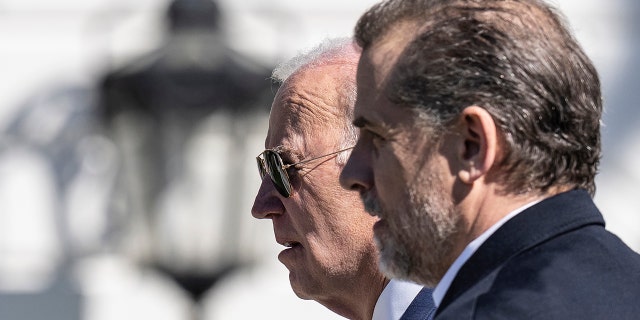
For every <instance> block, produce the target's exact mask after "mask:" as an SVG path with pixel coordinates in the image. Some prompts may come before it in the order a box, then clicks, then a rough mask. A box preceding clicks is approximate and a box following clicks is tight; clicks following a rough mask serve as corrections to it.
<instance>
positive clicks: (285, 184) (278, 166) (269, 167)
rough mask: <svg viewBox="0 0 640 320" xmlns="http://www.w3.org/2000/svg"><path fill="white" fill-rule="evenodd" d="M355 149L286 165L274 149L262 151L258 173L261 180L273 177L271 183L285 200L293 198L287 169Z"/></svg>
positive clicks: (257, 159)
mask: <svg viewBox="0 0 640 320" xmlns="http://www.w3.org/2000/svg"><path fill="white" fill-rule="evenodd" d="M353 148H354V147H349V148H345V149H341V150H338V151H334V152H331V153H327V154H324V155H321V156H318V157H314V158H311V159H305V160H302V161H300V162H296V163H291V164H284V162H283V161H282V157H280V154H279V153H278V152H277V151H276V150H274V149H267V150H265V151H262V153H260V154H259V155H258V156H257V157H256V161H257V163H258V173H260V178H261V179H264V176H265V175H267V174H268V175H269V176H270V177H271V181H272V182H273V184H274V185H275V187H276V190H278V192H279V193H280V194H281V195H282V196H283V197H285V198H289V197H290V196H291V181H290V180H289V175H288V174H287V169H288V168H290V167H293V166H296V165H299V164H303V163H307V162H310V161H313V160H318V159H322V158H325V157H328V156H332V155H334V154H338V153H340V152H343V151H347V150H351V149H353Z"/></svg>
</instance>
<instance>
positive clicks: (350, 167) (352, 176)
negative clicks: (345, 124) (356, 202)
mask: <svg viewBox="0 0 640 320" xmlns="http://www.w3.org/2000/svg"><path fill="white" fill-rule="evenodd" d="M370 161H371V158H370V153H369V152H367V151H366V148H364V146H363V143H362V141H361V140H358V143H357V144H356V146H355V147H354V148H353V150H352V151H351V155H350V156H349V160H348V161H347V164H346V165H345V166H344V168H342V172H341V173H340V184H341V185H342V187H343V188H345V189H347V190H353V191H359V192H360V193H362V192H364V191H366V190H369V189H371V188H372V187H373V174H372V171H371V162H370Z"/></svg>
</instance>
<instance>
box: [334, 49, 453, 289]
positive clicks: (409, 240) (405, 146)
mask: <svg viewBox="0 0 640 320" xmlns="http://www.w3.org/2000/svg"><path fill="white" fill-rule="evenodd" d="M399 48H402V46H400V45H398V43H397V40H389V41H387V42H385V41H384V39H383V41H381V42H379V43H378V44H376V45H374V46H373V47H371V48H369V49H367V50H365V51H364V52H363V55H362V57H361V59H360V64H359V66H358V74H357V84H358V99H357V102H356V108H355V121H354V123H355V124H356V126H358V127H360V128H361V130H360V139H359V140H358V143H357V145H356V148H355V149H354V150H353V152H352V154H351V157H350V159H349V161H348V163H347V165H346V167H345V168H344V170H343V172H342V176H341V181H342V184H343V186H344V187H345V188H348V189H355V190H358V191H359V192H360V195H361V197H362V200H363V202H364V204H365V207H366V209H367V211H368V212H369V213H371V214H372V215H376V216H378V217H379V218H380V221H379V222H377V223H376V224H375V227H374V231H375V238H376V242H377V243H378V249H379V251H380V265H381V269H382V271H383V272H385V273H387V274H388V275H389V276H392V277H399V278H405V279H410V280H414V281H417V282H420V283H423V284H426V285H435V284H436V283H437V282H438V281H439V279H440V278H441V277H442V276H443V275H444V273H445V272H446V270H447V268H448V266H449V264H450V260H451V257H450V256H451V254H450V251H451V247H452V235H453V234H454V233H455V231H456V227H457V226H458V224H459V223H460V217H459V214H458V213H457V209H456V207H455V205H454V203H453V201H452V200H451V192H452V188H453V184H454V180H455V175H454V173H452V172H451V170H450V169H449V165H448V158H449V157H451V156H452V154H450V152H451V151H447V148H444V147H443V146H445V145H446V143H447V141H448V135H447V134H445V135H444V136H443V138H442V140H439V139H438V141H434V140H435V139H434V138H433V132H430V130H429V128H425V127H424V125H423V123H422V122H421V121H420V120H418V118H417V115H416V113H415V112H414V111H412V110H411V109H409V108H407V107H401V106H396V105H393V104H392V103H391V102H390V101H389V100H388V99H387V98H386V95H385V93H384V92H385V90H386V88H385V85H386V84H387V79H388V74H389V70H390V69H391V66H392V64H393V63H394V61H395V58H396V57H397V55H398V54H399V53H400V52H399V51H400V50H401V49H399ZM448 152H449V153H448Z"/></svg>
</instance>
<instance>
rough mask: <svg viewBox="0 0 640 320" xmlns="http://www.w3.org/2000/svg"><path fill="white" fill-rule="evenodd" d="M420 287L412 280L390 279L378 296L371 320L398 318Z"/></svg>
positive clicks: (396, 319) (394, 319) (392, 319)
mask: <svg viewBox="0 0 640 320" xmlns="http://www.w3.org/2000/svg"><path fill="white" fill-rule="evenodd" d="M422 288H423V286H421V285H418V284H415V283H412V282H405V281H401V280H396V279H391V281H389V283H388V284H387V285H386V286H385V287H384V290H382V293H381V294H380V297H378V301H377V302H376V306H375V308H374V309H373V318H372V320H398V319H400V317H401V316H402V314H404V312H405V311H406V310H407V308H408V307H409V305H410V304H411V302H412V301H413V299H415V298H416V296H417V295H418V293H419V292H420V290H422Z"/></svg>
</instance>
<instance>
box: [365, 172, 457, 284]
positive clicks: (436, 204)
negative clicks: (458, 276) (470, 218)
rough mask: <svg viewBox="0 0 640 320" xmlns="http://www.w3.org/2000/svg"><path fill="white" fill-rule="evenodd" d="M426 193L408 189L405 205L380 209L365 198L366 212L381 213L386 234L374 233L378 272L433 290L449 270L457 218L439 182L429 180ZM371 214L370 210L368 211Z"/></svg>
mask: <svg viewBox="0 0 640 320" xmlns="http://www.w3.org/2000/svg"><path fill="white" fill-rule="evenodd" d="M429 180H431V181H429V182H428V183H420V184H419V185H422V186H429V187H428V189H427V190H416V188H415V187H411V188H409V189H408V192H407V194H406V198H407V199H408V201H407V203H405V205H399V206H395V207H393V208H384V209H383V208H382V207H381V205H380V203H379V202H378V201H377V199H365V208H367V210H378V212H380V210H384V211H386V212H385V213H384V214H383V215H382V216H383V217H385V221H386V223H387V226H388V230H387V231H388V232H385V233H382V234H378V233H376V234H375V241H376V245H377V247H378V251H379V254H380V256H379V264H380V269H381V271H382V272H383V273H384V274H386V275H387V276H389V277H392V278H399V279H405V280H410V281H414V282H417V283H421V284H423V285H426V286H430V287H434V286H435V285H437V284H438V282H439V281H440V279H441V278H442V277H443V276H444V274H445V273H446V271H447V269H448V268H449V263H448V262H449V258H450V257H449V256H450V252H451V249H452V247H453V236H454V235H455V232H456V226H457V225H458V222H459V221H460V215H459V214H458V213H457V210H456V208H455V206H454V204H453V202H452V201H451V199H448V198H446V197H445V194H444V193H443V192H440V191H438V190H444V189H442V188H439V187H440V186H442V184H441V183H439V182H440V180H439V179H436V178H434V177H431V178H430V179H429ZM370 212H371V211H370Z"/></svg>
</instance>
